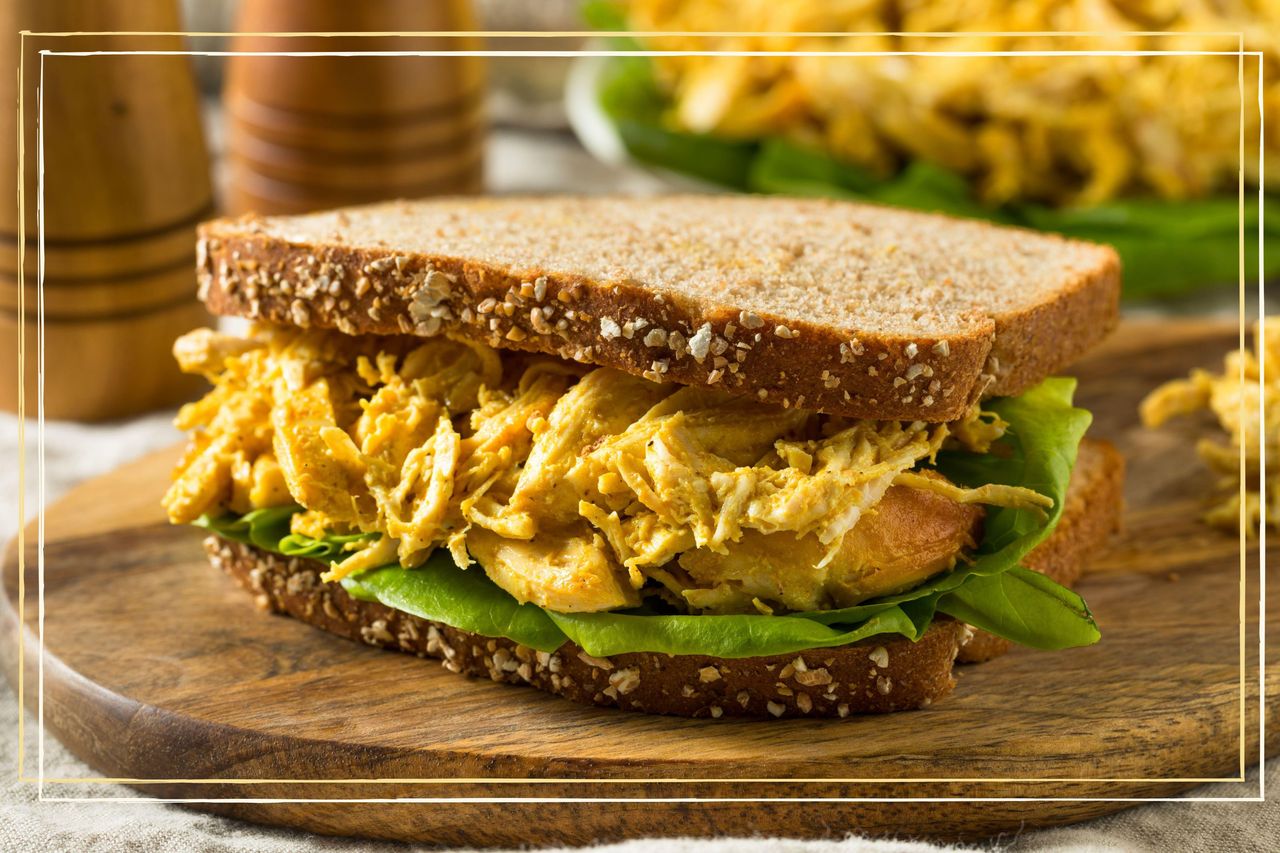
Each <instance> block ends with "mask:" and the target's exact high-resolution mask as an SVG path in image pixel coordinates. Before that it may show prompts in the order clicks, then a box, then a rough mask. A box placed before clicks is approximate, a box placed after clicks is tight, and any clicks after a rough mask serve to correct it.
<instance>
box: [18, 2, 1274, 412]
mask: <svg viewBox="0 0 1280 853" xmlns="http://www.w3.org/2000/svg"><path fill="white" fill-rule="evenodd" d="M4 10H5V14H6V15H8V16H9V19H8V20H7V21H6V23H7V24H8V25H9V26H8V30H9V32H10V33H11V34H16V32H17V31H18V30H21V29H29V30H36V31H77V32H85V31H119V30H131V31H145V32H154V31H166V30H185V31H193V32H214V33H224V32H225V33H243V34H244V35H235V36H230V37H227V36H201V37H191V38H181V37H176V36H127V37H126V36H115V37H105V36H75V37H62V38H56V39H55V38H43V39H42V38H29V39H28V40H27V42H26V44H25V48H23V47H20V45H19V42H18V39H17V36H16V35H11V36H10V41H9V42H7V45H8V47H7V49H8V51H9V53H8V55H7V56H6V59H8V60H10V67H14V66H16V65H17V64H18V58H19V54H20V53H22V52H23V50H24V49H25V53H26V62H27V64H26V73H25V76H24V77H23V78H22V80H21V81H19V80H18V79H17V78H15V77H13V76H12V75H8V76H7V79H6V75H0V86H7V87H8V91H7V92H6V93H5V94H6V95H8V96H9V97H10V98H11V100H16V99H17V96H18V91H19V90H18V87H19V85H21V87H22V94H23V103H24V109H25V114H26V121H25V122H24V126H23V128H22V132H21V133H19V132H18V128H17V127H16V126H11V127H9V128H8V130H7V132H4V133H0V146H4V147H6V150H5V156H8V157H12V158H14V159H17V158H18V157H19V155H20V154H21V157H22V161H23V165H24V169H23V171H22V175H23V177H22V180H23V181H24V182H25V191H26V203H25V206H24V209H22V210H18V209H16V208H12V207H7V208H6V209H7V210H8V212H7V213H6V214H4V215H3V218H0V228H3V229H4V231H5V235H4V237H5V239H4V240H0V297H3V300H4V301H3V302H2V303H0V336H3V349H4V353H3V356H4V357H3V360H2V361H0V409H4V410H7V411H10V412H15V411H17V410H18V408H19V402H20V401H19V393H18V382H17V378H18V353H19V338H20V337H21V338H22V351H23V353H24V355H25V358H24V371H25V376H26V384H27V395H26V398H25V414H26V415H27V416H34V415H35V414H36V409H35V405H36V397H35V393H34V392H35V391H36V389H37V387H38V380H39V375H38V367H39V364H38V358H37V351H36V346H35V344H36V340H37V335H38V333H39V332H40V329H39V326H38V317H39V314H40V312H39V310H38V309H40V308H41V307H42V308H43V317H44V325H43V335H44V341H45V347H44V365H43V368H44V369H43V384H44V406H45V408H44V414H45V416H46V417H47V418H51V419H68V420H84V421H99V420H104V419H118V418H123V417H128V416H131V415H136V414H138V413H140V412H145V411H149V410H155V409H157V408H163V407H168V406H172V405H174V404H175V403H177V402H179V401H181V400H183V399H185V398H187V397H188V396H190V395H191V394H193V393H194V391H195V390H196V389H194V388H193V387H192V385H191V384H190V377H184V376H182V375H180V374H179V373H178V372H177V371H176V369H174V368H173V367H172V363H171V359H170V357H169V354H168V352H169V347H170V345H171V343H172V341H173V339H174V338H175V337H176V336H177V335H179V334H181V333H182V332H184V331H186V330H187V329H189V328H191V327H193V326H197V325H201V324H203V323H208V322H210V319H209V318H208V317H207V316H206V315H205V314H204V311H203V308H202V307H201V305H200V304H199V302H198V300H197V299H196V295H195V283H194V274H193V268H194V263H195V257H194V253H195V248H194V237H193V233H194V227H195V225H196V223H197V222H199V221H201V220H202V219H205V218H208V217H211V216H214V215H219V214H241V213H248V212H258V213H297V212H304V211H307V210H314V209H320V208H326V207H333V206H337V205H343V204H353V203H362V202H370V201H377V200H380V199H385V198H396V197H413V196H423V195H453V194H473V193H481V192H489V193H512V192H639V193H644V192H661V191H670V190H674V189H679V190H688V189H694V190H698V191H708V192H755V193H784V194H791V195H816V196H828V197H835V198H851V199H862V200H868V201H873V202H877V203H883V204H892V205H900V206H905V207H910V208H916V209H921V210H935V211H944V212H949V213H954V214H959V215H964V216H976V217H981V218H986V219H990V220H993V221H998V222H1003V223H1007V224H1012V225H1020V226H1025V227H1030V228H1036V229H1041V230H1047V231H1054V232H1058V233H1063V234H1067V235H1071V236H1076V237H1082V238H1085V239H1091V240H1097V241H1101V242H1107V243H1110V244H1112V245H1114V246H1115V247H1116V248H1117V249H1118V251H1119V252H1120V254H1121V256H1122V258H1123V260H1124V264H1125V297H1126V302H1127V310H1129V311H1130V312H1142V311H1146V312H1150V311H1160V312H1175V313H1184V314H1185V313H1214V312H1217V313H1223V314H1225V315H1234V313H1235V310H1236V307H1237V297H1238V271H1239V269H1240V265H1241V263H1242V262H1243V264H1244V269H1245V274H1246V277H1247V279H1248V280H1249V281H1250V282H1251V283H1252V282H1256V281H1258V280H1259V279H1260V278H1262V279H1265V278H1267V277H1275V276H1276V275H1278V274H1280V200H1278V199H1280V194H1278V191H1280V141H1277V140H1280V134H1276V133H1274V132H1273V133H1272V134H1271V137H1272V138H1271V141H1269V142H1268V144H1267V145H1266V148H1265V150H1263V151H1262V152H1261V159H1262V162H1264V163H1265V170H1264V169H1262V168H1260V166H1259V153H1260V152H1259V117H1258V110H1257V105H1258V104H1261V106H1262V110H1263V112H1264V114H1265V117H1266V119H1267V124H1268V126H1269V127H1271V128H1277V127H1280V62H1278V61H1277V57H1278V56H1280V52H1277V48H1280V3H1277V2H1274V0H1220V2H1218V0H1030V2H1020V3H1007V2H1003V0H928V2H926V0H836V2H828V0H741V2H727V0H587V2H585V3H583V2H581V0H545V2H541V3H537V4H529V3H519V2H511V0H474V2H469V0H432V2H418V0H369V1H368V2H362V3H350V2H343V1H342V0H238V1H237V0H184V2H179V0H128V1H127V2H126V0H99V2H86V0H9V2H7V3H5V4H4ZM334 31H353V32H367V33H384V34H385V33H396V32H428V31H480V32H487V33H490V35H487V36H470V37H463V38H446V37H440V36H436V37H432V36H420V37H397V36H394V35H378V36H368V37H356V38H343V37H321V36H303V37H296V38H289V39H280V38H271V37H266V36H261V35H250V33H272V32H275V33H279V32H295V33H296V32H303V33H306V32H334ZM529 31H537V32H543V33H550V32H563V31H587V32H586V33H584V34H579V35H574V36H571V37H565V36H555V37H537V36H529V35H525V36H520V35H506V36H504V35H500V34H501V33H516V32H529ZM606 32H607V33H610V35H603V33H606ZM931 32H942V33H957V34H958V35H957V36H956V37H951V38H939V37H936V36H931V35H922V33H931ZM1069 32H1071V33H1080V32H1089V33H1092V35H1089V36H1083V35H1076V36H1065V35H1058V36H1054V35H1045V34H1044V33H1069ZM592 33H596V34H595V35H593V34H592ZM661 33H665V34H661ZM796 33H821V34H823V35H818V36H812V35H806V36H801V35H796ZM1235 33H1244V43H1245V46H1246V49H1250V50H1261V51H1264V53H1265V54H1266V56H1265V57H1264V59H1263V63H1264V65H1265V68H1264V71H1265V77H1264V79H1265V80H1266V81H1267V82H1266V85H1265V87H1263V88H1260V86H1259V78H1258V64H1259V63H1258V60H1257V59H1256V58H1250V59H1248V60H1246V61H1245V63H1244V64H1243V65H1242V64H1241V62H1240V60H1239V58H1238V57H1237V56H1235V55H1231V52H1232V51H1235V50H1236V49H1237V47H1238V45H1239V41H1240V39H1239V37H1238V36H1237V35H1235ZM46 48H47V49H53V50H62V51H68V50H74V51H80V50H114V51H127V50H149V51H173V50H182V49H193V50H213V51H218V50H232V51H238V52H240V53H239V54H238V55H236V56H232V57H222V56H197V57H184V56H172V55H163V56H161V55H149V56H139V55H112V56H77V57H72V56H50V57H45V58H44V88H43V91H42V92H39V93H38V92H37V88H36V77H37V71H38V69H39V67H40V57H39V54H38V51H39V50H40V49H46ZM583 48H595V49H608V50H612V51H618V52H620V53H621V54H622V55H620V56H613V57H600V56H586V55H580V56H572V57H569V56H560V57H546V56H538V57H535V56H531V55H522V56H510V57H479V56H474V55H456V54H455V55H444V56H422V57H403V56H401V57H386V56H369V55H364V56H361V55H346V56H307V57H280V56H269V55H262V54H263V53H266V52H270V51H273V50H274V51H280V50H287V51H337V52H344V51H345V52H348V53H352V52H360V51H365V52H367V51H386V50H425V51H439V52H450V51H466V50H471V51H474V50H484V49H497V50H504V51H517V52H523V51H535V50H552V51H575V50H580V49H583ZM1072 49H1088V50H1094V51H1097V50H1106V51H1138V52H1141V51H1149V50H1175V51H1184V52H1186V51H1221V52H1225V53H1224V54H1223V55H1177V56H1169V55H1165V56H1154V55H1130V56H1104V55H1096V54H1095V55H1079V54H1077V55H1047V52H1053V51H1063V50H1072ZM645 50H664V51H705V50H720V51H726V52H728V53H726V54H725V55H720V56H676V55H671V56H646V55H643V53H642V52H643V51H645ZM803 51H809V52H814V51H818V52H823V51H827V52H829V51H852V52H854V55H852V56H833V55H822V56H817V55H797V53H796V52H803ZM895 51H896V52H906V55H885V54H886V52H895ZM939 51H949V52H953V53H969V54H976V53H979V52H984V51H987V52H989V51H1033V52H1039V55H1019V56H1008V55H1005V56H999V55H996V56H991V55H987V56H982V55H941V54H939V53H938V52H939ZM38 96H39V100H38V99H37V98H38ZM1242 100H1243V104H1244V106H1245V111H1244V119H1243V123H1242V122H1241V103H1242ZM37 107H39V108H40V109H42V110H43V116H44V124H45V130H44V137H43V150H44V164H43V166H44V175H45V180H44V185H43V200H44V204H43V209H42V211H41V213H42V215H43V224H44V234H45V241H44V269H43V276H44V278H43V281H44V288H43V304H42V305H40V304H39V302H38V299H39V293H38V290H37V287H36V282H37V273H38V269H37V263H36V243H35V234H36V221H37V220H36V214H37V210H36V208H37V205H36V202H35V199H36V197H37V190H38V189H39V186H38V183H37V180H38V178H37V175H38V168H37V167H38V165H39V164H37V162H36V160H37V158H36V156H35V154H34V152H35V151H36V150H37V147H38V146H37V143H38V142H39V139H38V137H37V126H36V122H35V120H34V118H35V113H36V111H37ZM6 120H7V121H13V120H14V119H13V117H12V116H10V117H9V118H8V119H6ZM10 162H13V161H12V160H11V161H10ZM1264 174H1265V176H1266V177H1265V178H1264V177H1263V176H1264ZM0 175H7V177H3V178H0V180H4V181H14V180H16V175H17V172H15V171H14V170H0ZM1242 181H1243V187H1244V190H1245V202H1244V204H1243V206H1241V204H1240V196H1239V191H1240V188H1241V182H1242ZM1260 188H1261V189H1262V192H1261V193H1259V189H1260ZM5 191H8V192H11V193H12V194H11V195H10V196H9V197H10V198H13V197H14V196H15V195H16V191H17V187H16V186H9V187H6V188H0V192H5ZM1260 196H1261V200H1260ZM1261 208H1265V212H1266V213H1269V214H1271V215H1270V216H1269V217H1267V218H1266V220H1265V230H1263V231H1261V233H1260V228H1259V221H1260V209H1261ZM1242 223H1243V230H1244V236H1245V246H1244V253H1243V259H1242V256H1241V251H1240V229H1241V224H1242ZM24 237H25V239H24ZM1259 239H1261V240H1262V241H1263V242H1264V243H1265V244H1266V248H1267V249H1268V251H1267V259H1266V267H1265V269H1261V270H1260V269H1259V268H1258V242H1259ZM24 251H25V257H24V258H23V263H22V270H23V272H22V274H21V275H20V274H19V256H20V253H22V252H24ZM1249 290H1250V293H1251V294H1252V293H1253V292H1254V289H1253V288H1252V287H1251V288H1250V289H1249ZM197 384H198V383H197Z"/></svg>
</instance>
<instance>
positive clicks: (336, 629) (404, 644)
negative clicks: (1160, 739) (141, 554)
mask: <svg viewBox="0 0 1280 853" xmlns="http://www.w3.org/2000/svg"><path fill="white" fill-rule="evenodd" d="M1119 459H1120V458H1119V454H1117V453H1116V452H1115V449H1114V448H1112V447H1111V446H1110V445H1107V444H1103V443H1101V442H1089V441H1086V442H1085V444H1084V445H1082V447H1081V455H1080V464H1079V465H1078V466H1077V468H1076V471H1075V473H1074V474H1073V477H1072V483H1071V491H1070V493H1069V496H1068V500H1067V505H1066V507H1065V509H1064V514H1063V518H1062V521H1061V522H1060V523H1059V526H1058V529H1057V530H1056V531H1055V532H1054V535H1053V536H1052V537H1050V539H1049V540H1048V541H1047V542H1045V543H1044V544H1043V545H1041V546H1040V547H1039V548H1037V549H1036V550H1035V551H1034V552H1033V554H1034V557H1035V561H1036V563H1037V567H1044V569H1042V570H1045V571H1046V572H1047V573H1053V572H1060V573H1061V574H1060V575H1058V576H1061V577H1067V576H1068V575H1073V576H1078V575H1079V571H1080V567H1081V566H1082V565H1083V558H1084V556H1085V555H1086V554H1088V553H1089V552H1091V551H1093V550H1095V549H1096V548H1098V547H1099V546H1100V545H1101V544H1102V542H1103V541H1105V539H1106V536H1107V534H1108V533H1110V531H1111V530H1112V529H1114V527H1115V525H1116V520H1117V516H1118V512H1119V491H1118V487H1119V479H1120V472H1121V464H1120V461H1119ZM205 551H206V553H207V554H208V556H209V559H210V561H211V562H212V563H213V565H214V566H216V567H218V568H220V569H222V570H223V571H225V572H226V573H228V574H229V575H231V576H232V577H233V578H235V579H236V581H238V582H239V583H240V585H241V586H243V587H244V588H245V589H246V590H248V591H249V592H251V593H253V594H254V596H255V600H256V602H257V604H258V606H259V607H260V608H262V609H263V610H269V611H273V612H276V613H286V614H288V615H290V616H293V617H295V618H298V619H301V620H303V621H304V622H307V623H309V624H311V625H314V626H316V627H319V628H323V629H324V630H326V631H329V632H331V633H334V634H337V635H339V636H342V637H346V638H348V639H351V640H357V641H362V642H365V643H368V644H369V645H373V646H383V647H386V648H391V649H399V650H401V651H405V652H410V653H413V654H416V655H418V656H420V657H434V658H439V659H441V661H442V662H443V664H444V666H445V668H446V669H449V670H451V671H453V672H457V673H462V674H464V675H472V676H478V677H487V678H491V679H493V680H494V681H504V682H507V683H510V684H526V685H531V686H533V687H536V688H538V689H540V690H545V691H547V692H549V693H555V694H558V695H560V696H563V697H565V698H567V699H571V700H573V701H575V702H580V703H582V704H587V705H604V706H615V707H618V708H623V709H626V710H631V711H647V712H650V713H655V714H676V715H680V716H686V717H708V716H710V717H720V716H735V717H738V716H749V717H770V716H772V717H794V716H815V717H837V716H839V717H843V716H847V715H848V714H861V713H883V712H888V711H902V710H908V709H912V708H922V707H925V706H927V705H930V704H932V703H933V702H936V701H937V700H939V699H941V698H943V697H944V696H946V695H947V694H949V693H950V692H951V690H952V688H953V687H954V686H955V679H954V677H953V675H952V665H953V662H954V661H955V660H956V657H957V654H960V655H962V656H963V655H965V654H966V653H967V652H968V650H969V649H968V647H967V646H966V643H969V644H972V643H973V642H974V640H971V639H970V638H971V637H973V636H974V634H975V632H974V631H973V630H972V629H971V628H969V627H968V626H966V625H963V624H961V623H960V622H957V621H955V620H953V619H950V618H947V617H945V616H944V617H940V618H938V619H937V620H936V621H935V622H934V624H933V625H932V626H930V628H929V630H928V631H927V632H926V633H925V635H924V636H923V637H922V638H921V639H920V640H919V642H916V643H912V642H910V641H908V640H906V639H903V638H902V637H898V636H896V635H892V636H883V637H873V638H871V639H869V640H865V641H863V642H860V643H855V644H852V645H848V646H842V647H839V648H834V649H814V650H812V651H807V652H801V653H796V654H789V655H777V656H773V657H757V658H744V659H736V660H726V659H720V658H710V657H704V656H698V655H675V656H672V655H666V654H658V653H649V652H636V653H630V654H622V655H615V656H613V657H611V658H609V659H600V658H595V657H592V656H590V655H588V654H586V653H585V652H583V651H582V650H581V649H580V648H578V647H577V646H575V645H573V644H572V643H568V644H566V645H565V646H562V647H561V648H560V649H559V650H558V651H556V652H555V653H554V654H548V653H545V652H538V651H535V650H533V649H530V648H528V647H527V646H522V645H519V644H518V643H515V642H513V641H511V640H506V639H501V638H497V639H495V638H491V637H483V636H480V635H478V634H472V633H468V632H466V631H460V630H458V629H456V628H451V627H449V626H447V625H442V624H439V623H435V622H430V621H428V620H425V619H421V618H419V617H417V616H411V615H409V614H407V613H403V612H401V611H399V610H394V609H392V608H389V607H386V606H384V605H382V604H378V603H376V602H367V601H359V600H357V599H354V598H352V597H351V596H349V595H348V594H347V593H346V591H345V590H344V589H343V588H342V587H341V586H339V585H337V584H330V583H324V582H322V581H321V580H320V574H321V573H322V572H323V571H324V570H325V566H324V565H323V564H321V563H319V562H316V561H314V560H307V559H299V558H290V557H281V556H278V555H276V554H272V553H270V552H268V551H263V550H261V549H258V548H255V547H253V546H251V545H245V544H241V543H238V542H231V541H228V540H225V539H221V538H220V537H218V536H210V537H208V538H207V539H206V540H205ZM1058 567H1062V568H1058ZM977 634H978V635H981V636H985V637H986V638H988V639H986V640H979V641H978V642H979V643H980V650H981V654H982V655H985V656H986V657H994V656H995V655H997V654H1000V653H1001V652H1003V651H1004V650H1005V649H1006V648H1007V647H1008V645H1007V643H1005V641H1003V640H1000V639H999V638H997V637H992V636H991V635H989V634H986V633H985V632H977ZM992 641H994V643H993V642H992ZM998 643H1005V645H1004V647H1002V648H996V645H995V644H998ZM967 659H986V658H985V657H972V656H970V657H968V658H967Z"/></svg>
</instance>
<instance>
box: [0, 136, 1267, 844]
mask: <svg viewBox="0 0 1280 853" xmlns="http://www.w3.org/2000/svg"><path fill="white" fill-rule="evenodd" d="M491 155H492V160H491V164H492V165H491V171H490V185H491V186H494V187H497V188H499V189H500V190H504V191H509V192H538V191H553V190H557V189H559V190H563V189H565V188H566V187H578V188H580V189H581V190H582V191H605V190H610V191H625V192H647V191H655V190H658V189H661V188H662V187H663V186H664V184H663V183H662V182H661V181H660V180H658V179H657V178H655V177H653V176H651V175H647V174H645V173H643V172H638V171H621V172H620V171H618V170H615V169H613V168H611V167H606V166H603V165H601V164H599V163H598V162H596V161H595V160H593V159H592V158H590V157H589V156H587V155H586V154H585V153H584V152H582V151H581V150H580V149H577V148H576V147H574V146H572V145H570V144H568V143H567V141H566V140H565V139H564V138H563V137H560V136H557V135H554V134H520V133H513V132H506V133H503V134H499V135H497V136H496V137H495V139H494V141H493V148H492V149H491ZM530 162H537V163H538V164H539V165H538V168H537V169H529V168H528V167H527V164H528V163H530ZM522 164H525V165H522ZM171 419H172V412H165V413H158V414H152V415H147V416H145V417H140V418H136V419H132V420H128V421H122V422H117V423H111V424H104V425H92V426H90V425H83V424H71V423H58V422H51V423H48V424H46V426H45V438H46V454H45V465H46V493H45V495H44V498H45V500H46V501H52V500H56V499H57V498H58V497H59V495H61V494H63V493H64V492H65V491H66V490H67V489H69V488H71V487H72V486H73V485H75V484H76V483H78V482H80V481H82V480H85V479H88V478H91V477H94V476H97V475H100V474H104V473H106V472H108V471H110V470H112V469H114V468H117V467H119V466H120V465H122V464H124V463H125V462H127V461H129V460H130V459H133V458H136V457H138V456H140V455H142V454H144V453H146V452H147V451H149V450H153V449H156V448H159V447H164V446H166V445H169V444H172V443H174V442H176V441H178V440H179V438H180V435H179V434H178V433H177V432H176V431H175V430H174V429H173V427H172V426H171V425H170V421H171ZM18 427H19V424H18V421H17V419H16V418H15V417H13V416H12V415H3V414H0V460H3V462H0V541H3V542H7V541H8V540H9V538H10V537H12V536H13V535H14V533H15V531H16V529H17V525H18V500H17V495H18V488H19V487H18V471H17V466H16V464H15V463H16V461H17V458H18ZM26 444H27V447H26V459H27V466H26V467H27V481H26V483H25V486H26V488H25V492H26V506H25V511H26V513H25V514H26V515H27V517H28V518H31V517H34V515H35V511H36V507H37V484H36V482H35V470H36V469H35V444H36V425H35V423H34V422H30V421H29V422H28V425H27V429H26ZM0 642H13V638H12V637H5V638H3V639H0ZM0 685H3V686H0V765H2V766H3V767H4V768H5V773H6V775H5V784H4V785H3V788H2V789H0V851H10V850H12V851H26V850H32V851H46V850H49V851H52V850H90V851H99V850H101V851H122V850H123V851H134V850H136V851H175V853H176V852H177V851H182V853H186V851H209V853H240V851H265V853H276V851H296V850H320V851H342V852H343V853H347V851H350V852H351V853H356V852H357V851H359V853H366V851H367V852H368V853H374V852H375V851H376V852H377V853H382V851H394V850H406V849H426V848H416V847H406V846H404V845H397V844H388V843H379V842H370V841H361V840H356V839H337V838H324V837H321V836H310V835H306V834H303V833H298V832H294V831H290V830H283V829H275V828H270V827H261V826H255V825H252V824H247V823H240V822H238V821H234V820H230V819H226V818H220V817H215V816H212V815H206V814H201V813H199V812H194V811H189V810H186V809H183V808H181V807H179V806H174V805H168V804H162V803H152V802H143V803H54V802H39V801H37V795H36V788H35V785H34V784H31V783H25V784H23V783H18V782H17V781H16V778H17V773H16V770H17V754H16V753H17V739H16V734H15V733H16V729H17V721H18V708H17V701H16V697H15V695H14V693H13V691H12V690H10V689H9V687H8V685H7V684H3V682H0ZM25 728H26V735H27V738H26V740H27V745H26V756H27V762H28V764H27V770H28V775H35V765H34V761H35V756H36V755H37V750H36V727H35V724H34V721H33V720H32V719H31V717H30V715H28V717H27V725H26V727H25ZM45 771H46V775H48V776H51V777H62V778H68V777H87V776H96V775H99V774H98V773H97V772H96V771H94V770H92V769H91V768H89V767H87V766H86V765H84V764H83V763H81V762H80V761H78V760H77V759H75V758H74V757H73V756H71V755H70V754H69V753H68V752H67V751H66V750H65V749H64V748H63V747H62V746H61V745H60V744H59V743H57V741H56V740H54V739H53V738H51V737H50V738H48V739H47V741H46V743H45ZM1266 787H1267V789H1268V791H1276V790H1280V761H1271V762H1270V763H1269V764H1268V765H1267V768H1266ZM1257 791H1258V779H1257V773H1256V771H1255V772H1254V773H1253V774H1251V775H1250V777H1249V781H1247V782H1245V783H1242V784H1217V785H1207V786H1204V787H1201V788H1199V789H1197V790H1195V791H1194V792H1192V793H1191V795H1190V796H1199V797H1243V796H1256V795H1257ZM91 795H92V796H95V797H130V796H137V793H136V792H135V791H133V790H131V789H128V788H125V787H123V786H114V785H103V786H94V787H93V789H92V794H91ZM334 807H335V808H339V807H340V806H334ZM600 808H609V805H608V804H602V805H601V806H600ZM974 808H982V806H981V804H980V803H975V804H974ZM740 830H741V831H742V832H743V834H746V835H749V834H750V827H742V828H740ZM533 840H534V839H531V841H533ZM590 849H592V850H593V851H599V853H656V851H674V853H728V851H734V852H735V853H736V851H742V852H743V853H766V851H779V853H852V851H872V853H881V851H895V853H897V851H901V853H924V851H936V850H951V851H970V850H989V849H1001V850H1010V851H1037V853H1039V851H1073V853H1074V851H1082V853H1083V851H1153V853H1157V851H1158V853H1163V851H1172V850H1198V851H1199V850H1203V851H1236V850H1259V851H1262V850H1267V851H1270V850H1276V849H1280V805H1278V804H1277V802H1276V801H1275V797H1274V796H1271V797H1269V801H1268V802H1266V803H1256V802H1254V803H1156V804H1150V805H1144V806H1139V807H1137V808H1134V809H1131V810H1128V811H1125V812H1121V813H1118V814H1115V815H1111V816H1109V817H1105V818H1100V819H1097V820H1093V821H1089V822H1086V823H1082V824H1077V825H1075V826H1071V827H1064V828H1059V829H1053V830H1045V831H1038V832H1027V833H1022V834H1015V835H1012V836H1008V837H1004V838H999V839H994V840H992V841H990V842H988V843H986V844H984V845H980V846H973V845H969V846H965V845H955V846H937V845H932V844H928V843H923V842H912V841H895V840H869V839H864V838H857V837H850V838H847V839H844V840H840V841H809V842H805V841H786V840H782V839H758V838H757V839H748V838H740V839H721V840H708V841H702V840H672V839H655V840H649V841H632V842H626V843H622V844H610V845H605V846H602V847H596V848H590Z"/></svg>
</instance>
